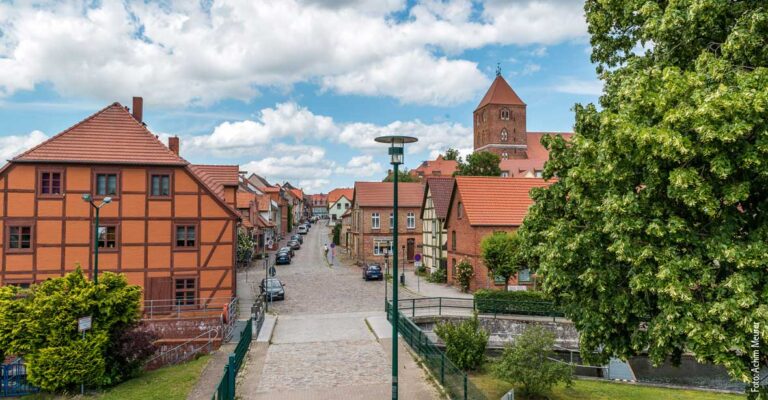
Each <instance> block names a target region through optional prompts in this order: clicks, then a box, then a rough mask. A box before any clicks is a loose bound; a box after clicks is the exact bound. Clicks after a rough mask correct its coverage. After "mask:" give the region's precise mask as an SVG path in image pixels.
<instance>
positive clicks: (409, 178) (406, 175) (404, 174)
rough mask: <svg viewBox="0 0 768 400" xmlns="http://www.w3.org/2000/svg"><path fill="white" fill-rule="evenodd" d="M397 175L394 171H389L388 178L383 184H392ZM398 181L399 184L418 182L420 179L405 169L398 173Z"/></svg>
mask: <svg viewBox="0 0 768 400" xmlns="http://www.w3.org/2000/svg"><path fill="white" fill-rule="evenodd" d="M394 177H395V174H394V173H393V172H392V171H389V172H388V173H387V176H386V177H385V178H384V179H383V180H382V182H392V181H393V180H394ZM397 181H398V182H418V181H419V179H418V178H416V177H414V176H413V175H411V173H410V172H409V171H408V170H407V169H405V168H403V169H401V170H398V173H397Z"/></svg>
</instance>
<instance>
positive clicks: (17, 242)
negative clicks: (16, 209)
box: [7, 225, 32, 252]
mask: <svg viewBox="0 0 768 400" xmlns="http://www.w3.org/2000/svg"><path fill="white" fill-rule="evenodd" d="M7 243H8V244H7V247H8V251H12V252H13V251H16V252H24V251H31V250H32V226H31V225H20V226H9V227H8V241H7Z"/></svg>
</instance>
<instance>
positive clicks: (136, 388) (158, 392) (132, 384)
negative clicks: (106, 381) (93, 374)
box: [24, 356, 210, 400]
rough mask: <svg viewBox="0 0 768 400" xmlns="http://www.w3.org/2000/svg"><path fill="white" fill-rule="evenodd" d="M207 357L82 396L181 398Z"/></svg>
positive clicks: (28, 399)
mask: <svg viewBox="0 0 768 400" xmlns="http://www.w3.org/2000/svg"><path fill="white" fill-rule="evenodd" d="M209 358H210V357H209V356H204V357H200V358H198V359H197V360H194V361H190V362H188V363H185V364H181V365H174V366H172V367H165V368H160V369H157V370H154V371H150V372H145V373H143V374H141V375H139V376H138V377H136V378H134V379H131V380H129V381H127V382H123V383H121V384H119V385H117V386H115V387H113V388H109V389H106V390H104V391H103V392H100V393H95V394H92V395H87V396H85V397H84V398H86V399H94V400H132V399H137V400H138V399H141V400H152V399H157V400H184V399H186V398H187V395H188V394H189V392H190V391H191V390H192V387H194V386H195V383H196V382H197V379H198V378H199V377H200V371H202V370H203V367H205V365H206V364H207V363H208V359H209ZM73 398H82V397H80V396H76V397H69V396H54V395H49V394H37V395H31V396H25V397H24V399H25V400H43V399H45V400H53V399H61V400H63V399H73Z"/></svg>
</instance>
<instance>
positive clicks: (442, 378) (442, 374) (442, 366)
mask: <svg viewBox="0 0 768 400" xmlns="http://www.w3.org/2000/svg"><path fill="white" fill-rule="evenodd" d="M440 384H441V385H445V353H443V352H440Z"/></svg>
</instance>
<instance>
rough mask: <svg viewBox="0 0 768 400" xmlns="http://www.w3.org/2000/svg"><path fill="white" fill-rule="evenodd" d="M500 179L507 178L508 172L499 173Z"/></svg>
mask: <svg viewBox="0 0 768 400" xmlns="http://www.w3.org/2000/svg"><path fill="white" fill-rule="evenodd" d="M501 177H502V178H509V172H507V171H502V172H501Z"/></svg>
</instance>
